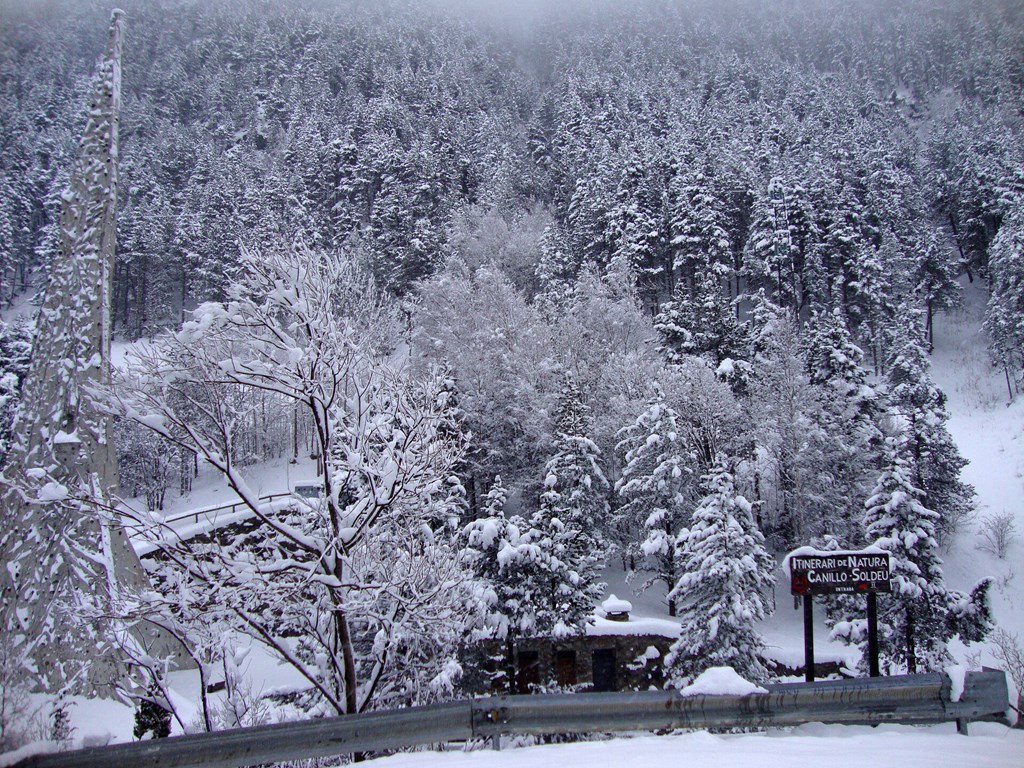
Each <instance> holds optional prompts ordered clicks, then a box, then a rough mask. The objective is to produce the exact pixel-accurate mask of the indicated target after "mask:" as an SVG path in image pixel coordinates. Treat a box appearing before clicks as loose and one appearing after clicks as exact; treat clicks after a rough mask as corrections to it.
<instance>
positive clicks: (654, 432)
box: [615, 387, 697, 616]
mask: <svg viewBox="0 0 1024 768" xmlns="http://www.w3.org/2000/svg"><path fill="white" fill-rule="evenodd" d="M678 421H679V415H678V414H677V413H676V411H675V409H673V408H672V407H671V406H670V405H669V404H668V403H667V402H666V400H665V395H664V392H662V390H661V388H660V387H658V389H657V393H656V394H655V397H654V399H653V400H652V401H651V402H650V403H649V404H648V406H647V408H646V410H644V412H643V413H641V414H640V415H639V416H638V417H637V420H636V422H635V423H634V424H632V425H631V426H629V427H626V428H625V429H623V430H622V431H621V432H619V437H620V438H621V441H620V442H619V444H618V446H617V448H618V451H619V452H620V453H621V454H623V456H624V462H625V466H624V467H623V470H622V477H621V478H619V480H618V482H617V483H616V484H615V488H616V490H617V491H618V493H619V495H620V496H621V497H622V498H623V499H625V500H626V502H625V503H624V504H623V505H622V506H621V507H620V508H619V509H618V510H617V513H616V514H617V517H619V518H620V519H621V520H622V521H623V525H622V526H621V527H624V528H626V529H627V530H628V531H629V533H631V534H632V533H633V532H634V531H637V532H638V533H639V535H640V537H641V540H640V542H639V547H638V549H639V551H640V553H641V554H642V557H643V561H642V564H641V569H642V570H644V571H647V572H649V573H650V574H651V576H650V578H648V579H647V580H646V581H645V582H644V583H643V585H642V586H641V587H640V589H641V590H642V591H643V590H647V589H650V588H651V587H652V586H654V584H656V583H657V582H659V581H660V582H663V583H664V584H665V586H666V588H667V590H668V591H669V593H670V594H669V596H668V597H667V598H666V600H667V602H668V615H669V616H675V615H676V599H675V597H674V595H673V594H671V593H672V590H673V588H674V587H675V585H676V581H677V580H678V579H679V559H680V552H679V543H680V540H679V532H680V531H681V530H683V529H684V528H685V527H686V526H687V524H689V522H690V513H691V511H692V509H693V503H694V499H693V496H694V488H693V467H694V466H695V465H696V463H697V456H696V454H695V452H694V451H693V450H691V449H690V448H688V447H687V446H686V443H685V442H684V433H683V428H682V426H681V425H680V424H679V423H678Z"/></svg>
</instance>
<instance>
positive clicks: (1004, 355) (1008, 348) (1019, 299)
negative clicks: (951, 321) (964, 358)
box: [985, 204, 1024, 399]
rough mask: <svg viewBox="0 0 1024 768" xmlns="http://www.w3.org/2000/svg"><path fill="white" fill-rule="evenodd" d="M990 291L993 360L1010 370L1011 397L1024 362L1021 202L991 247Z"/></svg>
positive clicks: (987, 324)
mask: <svg viewBox="0 0 1024 768" xmlns="http://www.w3.org/2000/svg"><path fill="white" fill-rule="evenodd" d="M989 280H990V283H989V285H990V291H991V293H990V294H989V299H988V307H987V308H986V310H985V330H986V331H988V335H989V339H990V341H989V352H990V354H991V355H992V360H993V361H994V362H995V363H996V365H999V366H1000V367H1002V369H1003V371H1004V372H1005V374H1006V387H1007V389H1008V390H1009V393H1010V398H1011V399H1012V398H1013V396H1014V393H1015V392H1016V391H1019V386H1020V385H1019V382H1018V383H1017V384H1016V386H1011V378H1012V379H1014V380H1015V381H1016V377H1017V375H1018V374H1019V373H1020V371H1021V368H1022V366H1024V207H1022V206H1021V205H1019V204H1018V206H1017V207H1016V208H1014V209H1013V211H1012V212H1011V214H1010V215H1009V216H1007V218H1006V219H1005V220H1004V221H1003V224H1002V226H1001V227H1000V228H999V234H998V235H996V238H995V240H994V241H993V242H992V246H991V247H990V248H989Z"/></svg>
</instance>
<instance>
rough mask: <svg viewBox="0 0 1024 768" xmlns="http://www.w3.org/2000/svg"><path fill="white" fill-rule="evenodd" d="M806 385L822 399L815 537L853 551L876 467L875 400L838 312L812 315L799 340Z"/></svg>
mask: <svg viewBox="0 0 1024 768" xmlns="http://www.w3.org/2000/svg"><path fill="white" fill-rule="evenodd" d="M800 347H801V351H802V352H803V358H804V362H805V365H806V370H807V374H808V376H809V377H810V384H811V385H812V387H815V388H816V389H817V391H818V392H819V393H820V394H821V395H822V397H820V398H819V404H820V407H821V410H820V411H819V415H820V418H821V423H822V427H823V435H824V436H827V440H825V441H824V443H823V445H822V447H823V453H824V454H825V455H824V457H823V458H824V459H825V461H823V463H822V465H821V466H820V467H819V469H818V471H817V473H816V480H817V482H816V485H817V489H818V490H817V493H816V494H815V506H816V507H817V508H818V509H820V510H822V511H823V512H825V511H827V512H829V513H830V514H829V515H828V525H826V526H823V527H822V529H821V531H820V533H822V534H831V535H834V536H838V537H839V538H840V539H841V540H842V541H843V542H846V543H847V544H849V545H850V546H854V545H855V543H856V542H859V541H860V538H861V520H862V518H863V513H864V509H863V506H862V505H861V503H860V500H861V499H863V498H864V496H865V494H866V493H867V492H868V490H870V487H871V482H872V481H873V474H874V470H875V468H876V467H877V466H878V465H877V461H878V445H879V444H880V442H881V435H880V433H879V432H878V426H877V423H876V422H877V419H878V416H879V412H880V410H881V407H882V405H881V399H880V398H879V396H878V394H877V393H876V391H875V389H874V387H872V386H871V385H870V384H868V380H867V371H865V370H864V368H863V367H862V366H861V363H862V361H863V359H864V353H863V352H862V351H861V349H860V347H858V346H857V345H856V344H854V343H853V339H852V338H851V336H850V332H849V331H848V330H847V328H846V324H845V323H844V321H843V318H842V316H841V313H840V312H839V310H838V309H835V310H832V311H828V310H822V311H814V312H812V313H811V317H810V319H809V320H808V321H807V323H806V325H805V326H804V333H803V337H802V338H801V341H800Z"/></svg>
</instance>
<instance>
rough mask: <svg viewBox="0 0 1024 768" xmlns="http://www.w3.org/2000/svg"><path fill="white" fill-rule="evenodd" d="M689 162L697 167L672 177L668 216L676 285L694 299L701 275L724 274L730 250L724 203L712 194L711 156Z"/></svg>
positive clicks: (730, 255) (721, 276) (695, 298)
mask: <svg viewBox="0 0 1024 768" xmlns="http://www.w3.org/2000/svg"><path fill="white" fill-rule="evenodd" d="M684 162H685V161H684ZM687 164H688V165H691V163H687ZM692 165H696V166H699V167H698V168H697V169H695V170H693V171H691V172H689V173H681V174H680V175H678V176H676V177H675V178H674V179H673V184H672V188H671V195H672V209H671V212H670V214H669V215H670V226H671V234H672V239H671V241H670V242H671V246H672V249H673V259H672V269H673V274H675V275H678V278H679V285H680V286H681V287H682V288H683V289H686V290H688V291H689V294H690V297H691V298H692V299H694V300H695V301H697V300H698V299H699V297H698V283H699V281H700V276H702V275H715V276H716V277H719V278H725V277H727V276H728V275H729V273H730V271H731V270H730V262H731V259H732V253H731V251H730V243H729V233H728V232H726V230H725V227H724V224H725V223H726V222H725V216H724V214H723V213H722V210H721V209H722V207H723V206H722V204H721V202H720V201H719V200H718V199H717V197H716V196H715V193H714V191H715V189H716V185H715V181H714V168H713V166H712V162H711V159H710V158H709V157H708V156H706V155H705V156H704V157H703V158H699V159H697V160H696V161H695V162H693V163H692ZM713 282H717V281H713Z"/></svg>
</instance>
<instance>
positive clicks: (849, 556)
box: [789, 552, 892, 595]
mask: <svg viewBox="0 0 1024 768" xmlns="http://www.w3.org/2000/svg"><path fill="white" fill-rule="evenodd" d="M789 574H790V580H791V584H790V589H791V590H792V593H793V594H794V595H834V594H867V593H870V592H889V591H891V589H892V587H891V586H890V583H889V582H890V579H891V578H892V576H891V573H890V567H889V555H888V554H887V553H885V552H818V553H815V554H813V555H795V554H794V555H790V557H789Z"/></svg>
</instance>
